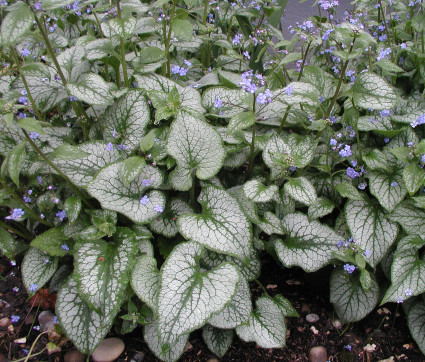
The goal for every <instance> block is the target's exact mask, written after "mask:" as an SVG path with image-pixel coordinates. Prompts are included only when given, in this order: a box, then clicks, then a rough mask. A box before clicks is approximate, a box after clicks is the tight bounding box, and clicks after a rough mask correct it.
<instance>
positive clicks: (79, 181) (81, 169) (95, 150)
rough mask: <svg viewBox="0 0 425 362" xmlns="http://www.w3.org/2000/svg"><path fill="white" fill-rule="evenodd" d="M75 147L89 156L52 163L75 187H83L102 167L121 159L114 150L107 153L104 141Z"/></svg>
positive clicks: (58, 160) (57, 160)
mask: <svg viewBox="0 0 425 362" xmlns="http://www.w3.org/2000/svg"><path fill="white" fill-rule="evenodd" d="M75 147H76V149H77V151H78V150H79V151H83V152H85V153H88V154H89V155H88V156H87V157H83V158H79V159H76V160H62V159H55V161H54V162H55V164H56V165H57V166H58V167H59V168H60V170H61V171H62V172H63V173H65V174H66V175H67V176H68V177H69V178H70V179H71V181H72V182H73V183H74V184H76V185H77V186H85V185H86V184H87V183H88V182H89V181H90V180H92V179H93V177H94V176H95V175H96V173H97V172H98V171H99V170H100V169H101V168H102V167H104V166H106V165H108V164H110V163H113V162H116V161H118V160H119V159H120V157H121V155H120V154H119V152H118V151H117V150H116V149H113V150H111V151H108V149H107V143H106V142H105V141H91V142H87V143H82V144H80V145H78V146H75Z"/></svg>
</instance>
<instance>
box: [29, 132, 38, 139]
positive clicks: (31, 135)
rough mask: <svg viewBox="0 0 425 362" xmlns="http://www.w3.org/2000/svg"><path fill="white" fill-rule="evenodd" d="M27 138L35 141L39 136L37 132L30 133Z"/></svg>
mask: <svg viewBox="0 0 425 362" xmlns="http://www.w3.org/2000/svg"><path fill="white" fill-rule="evenodd" d="M29 136H30V138H31V139H32V140H36V139H37V138H38V136H39V134H38V133H37V132H30V134H29Z"/></svg>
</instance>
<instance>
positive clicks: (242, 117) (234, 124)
mask: <svg viewBox="0 0 425 362" xmlns="http://www.w3.org/2000/svg"><path fill="white" fill-rule="evenodd" d="M254 123H255V114H254V112H241V113H238V114H235V115H234V116H233V117H232V118H231V119H230V122H229V125H228V126H227V131H226V134H227V135H232V134H235V133H236V132H238V131H241V130H243V129H245V128H248V127H251V126H252V125H253V124H254Z"/></svg>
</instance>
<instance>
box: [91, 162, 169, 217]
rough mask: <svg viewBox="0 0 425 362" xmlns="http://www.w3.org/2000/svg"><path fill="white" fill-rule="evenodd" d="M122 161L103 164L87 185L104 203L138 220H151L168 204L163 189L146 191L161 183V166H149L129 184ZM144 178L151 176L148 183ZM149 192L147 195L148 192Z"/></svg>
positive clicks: (104, 205)
mask: <svg viewBox="0 0 425 362" xmlns="http://www.w3.org/2000/svg"><path fill="white" fill-rule="evenodd" d="M120 167H121V163H120V162H118V163H114V164H112V165H109V166H107V167H105V168H103V169H102V170H101V171H100V172H99V173H98V174H97V175H96V177H95V178H94V179H93V180H92V181H91V182H89V184H88V185H87V191H88V192H89V193H90V194H91V195H92V196H94V197H96V198H97V199H98V200H99V201H100V203H101V204H102V207H103V208H105V209H110V210H114V211H118V212H120V213H122V214H124V215H125V216H127V217H128V218H130V219H131V220H133V221H134V222H136V223H147V222H149V221H151V220H152V219H154V218H155V217H156V216H157V215H159V213H161V212H162V210H163V209H164V207H165V196H164V195H163V194H162V193H161V192H159V191H156V190H154V191H151V192H149V193H147V194H146V190H147V189H148V188H149V187H159V186H160V185H161V184H162V175H161V173H160V172H159V171H158V169H157V168H155V167H152V166H145V167H144V168H143V170H142V172H141V173H140V175H139V176H138V177H137V178H136V179H135V180H134V181H132V182H131V183H130V184H129V185H127V186H125V185H124V182H123V181H122V179H121V176H120ZM143 180H145V181H146V180H150V183H149V186H145V185H146V182H145V183H144V182H143ZM145 194H146V195H145Z"/></svg>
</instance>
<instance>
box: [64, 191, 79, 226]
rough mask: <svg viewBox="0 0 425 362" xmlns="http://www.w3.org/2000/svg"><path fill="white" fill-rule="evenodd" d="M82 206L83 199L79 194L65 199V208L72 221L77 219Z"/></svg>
mask: <svg viewBox="0 0 425 362" xmlns="http://www.w3.org/2000/svg"><path fill="white" fill-rule="evenodd" d="M81 206H82V203H81V199H80V198H79V197H77V196H71V197H68V198H67V199H66V200H65V205H64V210H65V211H66V216H67V217H68V220H69V222H70V223H73V222H74V221H75V220H77V218H78V215H80V211H81Z"/></svg>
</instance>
